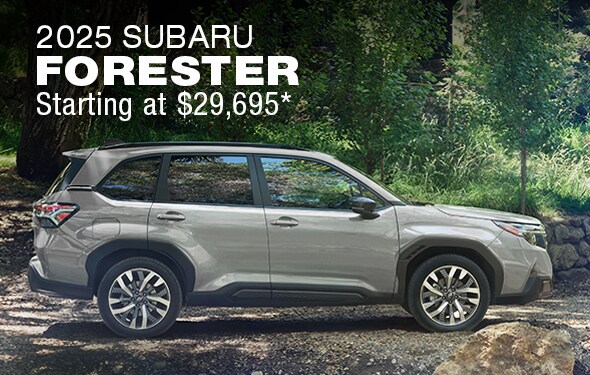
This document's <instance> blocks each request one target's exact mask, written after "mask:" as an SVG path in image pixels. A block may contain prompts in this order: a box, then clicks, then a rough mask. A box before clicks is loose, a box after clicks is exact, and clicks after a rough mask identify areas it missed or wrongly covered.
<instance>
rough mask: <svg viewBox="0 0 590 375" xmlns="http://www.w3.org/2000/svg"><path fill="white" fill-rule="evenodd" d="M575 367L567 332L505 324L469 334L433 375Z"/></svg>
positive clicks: (548, 371) (539, 373)
mask: <svg viewBox="0 0 590 375" xmlns="http://www.w3.org/2000/svg"><path fill="white" fill-rule="evenodd" d="M573 369H574V352H573V349H572V343H571V337H570V335H569V333H567V332H566V331H564V330H549V329H546V328H538V327H533V326H531V325H530V324H528V323H503V324H498V325H493V326H489V327H486V328H484V329H482V330H481V331H479V332H477V333H475V334H474V335H472V336H470V337H469V338H468V339H467V341H466V342H465V343H464V344H463V345H461V346H459V347H458V348H457V349H456V350H455V352H454V353H453V354H451V356H450V357H449V359H448V360H447V361H446V362H443V363H442V364H441V365H440V366H438V367H437V368H436V370H435V371H434V374H435V375H463V374H480V375H484V374H486V375H487V374H490V375H495V374H498V375H500V374H501V375H504V374H514V375H516V374H522V375H525V374H526V375H528V374H536V375H544V374H546V375H549V374H551V375H555V374H568V375H569V374H572V372H573Z"/></svg>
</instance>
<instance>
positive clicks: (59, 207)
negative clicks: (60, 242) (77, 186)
mask: <svg viewBox="0 0 590 375" xmlns="http://www.w3.org/2000/svg"><path fill="white" fill-rule="evenodd" d="M79 209H80V207H79V206H78V205H77V204H73V203H42V204H37V205H35V206H34V208H33V212H34V214H35V217H36V218H37V219H39V224H40V225H41V226H42V227H44V228H57V227H59V226H60V225H62V224H63V223H64V222H65V221H66V220H68V219H69V218H70V217H72V216H74V214H75V213H76V212H78V210H79Z"/></svg>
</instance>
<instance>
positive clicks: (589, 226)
mask: <svg viewBox="0 0 590 375" xmlns="http://www.w3.org/2000/svg"><path fill="white" fill-rule="evenodd" d="M582 228H584V232H586V236H587V237H590V217H588V218H586V219H584V222H583V223H582Z"/></svg>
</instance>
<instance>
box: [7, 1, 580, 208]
mask: <svg viewBox="0 0 590 375" xmlns="http://www.w3.org/2000/svg"><path fill="white" fill-rule="evenodd" d="M16 3H17V2H15V1H12V0H6V1H4V2H2V1H0V18H1V17H3V16H2V15H3V14H12V15H14V14H16V13H15V10H16V9H18V7H16V5H17V4H16ZM480 3H481V7H480V8H479V12H475V13H470V14H471V15H472V16H473V15H474V18H472V19H471V20H470V22H469V24H470V25H472V27H471V28H469V29H468V30H467V42H468V44H469V48H454V49H453V51H452V54H451V55H450V56H445V59H444V67H443V69H442V71H436V72H435V73H433V72H430V71H428V70H427V69H425V68H424V66H426V65H428V64H427V62H428V61H429V60H431V59H432V58H433V57H434V53H435V51H437V50H438V48H439V47H440V46H441V44H442V43H444V38H445V35H444V33H445V27H444V24H445V22H446V20H445V9H444V6H443V5H442V3H441V2H436V1H435V2H431V1H424V2H422V1H420V2H415V1H410V0H401V1H390V2H383V1H378V0H369V1H360V0H344V1H336V0H320V1H311V0H310V1H307V2H300V1H297V2H294V1H292V0H287V1H282V2H278V1H276V0H261V1H254V2H248V3H247V4H245V5H240V6H238V5H236V4H237V2H234V1H229V0H215V1H214V2H213V4H211V5H209V6H207V7H205V8H202V9H198V10H197V11H196V12H195V14H194V17H195V20H196V23H198V24H201V25H203V26H204V28H205V29H207V27H208V26H209V25H213V24H239V25H249V24H250V25H253V29H254V43H253V45H252V47H251V48H249V49H248V51H247V52H248V54H250V55H291V56H295V57H296V58H297V59H298V61H299V69H298V73H299V79H300V85H299V86H298V87H293V86H291V87H289V86H286V85H285V83H282V84H281V85H279V86H278V87H276V88H273V89H272V91H279V92H280V91H288V92H289V93H290V94H291V95H292V103H291V104H284V105H281V109H280V111H279V113H278V114H277V115H276V116H252V115H244V116H240V117H238V116H236V117H233V118H232V119H230V120H229V121H228V120H226V119H225V117H223V116H222V117H215V116H190V117H187V118H186V119H185V118H183V117H182V116H180V115H179V114H178V113H177V112H176V108H175V106H174V105H173V104H174V103H175V102H176V97H177V95H178V93H179V92H181V91H182V90H183V88H180V87H177V86H175V85H168V86H165V87H157V91H154V88H153V87H146V86H123V85H119V86H110V87H106V88H105V90H104V91H103V94H102V95H103V96H105V97H106V96H108V97H116V98H122V97H131V98H132V102H133V104H134V108H133V117H132V119H131V121H129V122H121V121H119V120H118V119H117V118H116V117H109V116H102V117H95V118H93V120H92V121H93V126H92V128H91V130H90V135H89V138H88V139H87V142H86V145H87V146H96V145H101V144H104V143H105V141H106V140H107V139H108V138H120V139H123V140H125V141H130V142H133V141H157V140H219V141H251V142H265V143H285V144H291V145H296V146H301V147H307V148H310V149H315V150H320V151H324V152H327V153H330V154H332V155H335V156H337V157H338V158H340V159H341V160H343V161H345V162H347V163H350V164H352V165H354V166H356V167H359V168H361V169H362V170H364V171H366V172H369V173H370V174H373V175H374V176H378V177H379V178H380V179H382V180H383V181H384V182H385V183H387V184H388V185H389V186H390V187H391V188H392V190H394V191H395V192H399V194H400V196H405V197H408V199H410V200H415V201H422V202H434V203H450V204H462V205H473V206H480V207H488V208H495V209H502V210H508V211H518V210H519V199H518V192H519V183H520V176H519V156H518V155H517V153H516V150H517V149H518V148H520V147H521V146H525V147H527V149H528V150H529V180H528V191H527V194H526V198H527V207H526V210H527V212H529V213H544V214H551V213H554V212H556V211H560V210H561V211H565V212H585V211H590V200H589V199H590V198H589V197H590V190H589V189H590V158H589V156H588V155H589V151H590V149H589V147H590V146H589V144H590V131H589V125H590V120H589V118H590V117H589V116H588V113H589V112H590V78H589V77H590V74H588V73H589V72H590V69H589V65H588V64H589V61H590V60H589V57H588V56H590V39H589V37H588V35H589V34H590V31H588V30H590V29H588V25H589V24H590V20H587V19H579V20H578V21H577V23H576V25H578V26H576V29H571V30H569V29H564V27H563V24H562V21H563V20H562V18H560V16H559V12H558V10H560V11H561V10H563V8H562V7H561V4H560V3H558V2H554V1H553V0H528V1H525V0H517V1H511V0H487V1H482V2H480ZM2 4H12V5H11V6H13V7H12V8H6V9H8V13H6V12H4V9H5V8H2ZM220 10H223V12H221V11H220ZM3 12H4V13H3ZM73 14H75V13H72V15H73ZM561 14H563V13H561ZM589 14H590V13H589ZM10 17H12V16H10ZM70 18H72V16H70ZM17 19H18V17H16V18H15V20H17ZM468 21H469V20H468ZM19 22H20V21H19ZM0 24H1V25H2V27H3V28H5V29H6V34H5V35H6V36H8V35H12V34H11V33H12V31H13V30H10V28H9V27H7V25H5V24H3V23H0ZM2 30H4V29H2ZM21 38H22V35H21ZM8 45H9V44H5V45H0V65H1V64H3V63H2V61H7V60H2V58H3V57H2V56H5V55H6V53H7V52H6V51H8V50H9V49H7V48H4V47H3V46H8ZM2 53H5V55H2ZM132 53H133V56H132V57H136V56H138V55H149V54H154V55H163V54H166V55H167V56H168V59H170V60H171V59H173V58H174V57H176V56H177V55H193V56H201V55H205V54H206V55H214V54H216V55H231V56H235V55H237V54H243V53H244V51H239V50H236V49H235V48H231V49H229V50H228V49H227V48H225V47H223V46H222V47H218V48H216V49H215V50H202V49H197V50H166V51H158V50H152V49H139V50H134V51H133V52H132ZM15 61H16V60H15ZM12 66H18V64H13V65H12ZM2 69H4V68H2ZM199 69H200V70H201V76H202V77H207V76H208V72H207V71H206V70H202V69H206V67H199ZM3 71H4V70H3ZM13 74H16V73H13ZM223 74H224V77H222V79H223V82H227V84H224V85H222V86H217V87H210V86H209V85H208V82H206V81H204V82H200V83H199V84H197V85H195V86H194V87H191V88H188V91H189V92H191V93H194V92H198V91H204V92H207V93H209V94H210V93H212V92H213V91H220V92H222V93H223V95H224V97H225V99H226V100H231V98H232V97H233V94H234V93H235V92H236V91H238V90H250V89H251V90H252V91H264V90H263V89H262V88H259V87H252V88H248V87H239V88H237V87H235V86H234V85H233V84H231V82H233V81H234V80H235V76H234V75H235V72H233V71H232V70H231V69H224V71H223ZM160 92H162V93H164V95H165V96H166V97H168V98H169V99H168V107H167V113H168V115H167V116H143V100H144V99H145V98H146V97H157V96H158V94H159V93H160ZM19 129H20V126H19V124H18V122H15V121H14V120H9V119H6V118H4V117H2V116H0V151H2V150H6V149H9V148H11V147H15V146H16V145H17V144H18V137H19ZM523 130H524V132H523ZM0 155H3V154H0ZM11 158H12V156H8V157H6V158H3V157H0V164H2V163H3V160H4V159H6V160H7V161H6V163H10V162H11V160H12V159H11Z"/></svg>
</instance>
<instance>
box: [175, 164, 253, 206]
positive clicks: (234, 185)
mask: <svg viewBox="0 0 590 375" xmlns="http://www.w3.org/2000/svg"><path fill="white" fill-rule="evenodd" d="M168 192H169V194H170V198H169V200H170V201H172V202H186V203H202V204H239V205H253V204H254V198H253V195H252V182H251V181H250V169H249V167H248V159H247V158H246V157H245V156H219V155H190V156H188V155H187V156H173V157H172V159H171V160H170V169H169V171H168Z"/></svg>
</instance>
